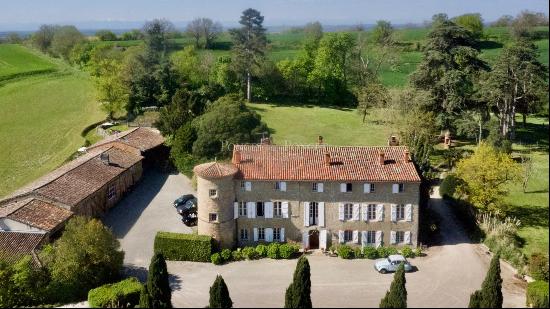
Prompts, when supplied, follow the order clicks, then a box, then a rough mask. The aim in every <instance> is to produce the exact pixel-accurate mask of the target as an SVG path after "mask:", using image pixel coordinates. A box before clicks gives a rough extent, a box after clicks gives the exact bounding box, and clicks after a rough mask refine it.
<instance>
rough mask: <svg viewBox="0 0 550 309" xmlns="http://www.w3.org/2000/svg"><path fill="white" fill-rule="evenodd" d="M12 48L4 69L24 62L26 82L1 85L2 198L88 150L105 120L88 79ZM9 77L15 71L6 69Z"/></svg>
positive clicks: (3, 72) (3, 57)
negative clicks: (95, 126) (89, 136)
mask: <svg viewBox="0 0 550 309" xmlns="http://www.w3.org/2000/svg"><path fill="white" fill-rule="evenodd" d="M6 46H9V45H0V50H3V52H4V53H2V52H0V63H2V62H8V61H11V60H10V59H17V58H19V59H23V60H22V61H20V62H17V63H20V65H19V67H20V68H21V69H20V71H24V72H26V74H25V75H26V76H19V78H16V79H12V80H6V81H4V83H3V84H1V85H0V98H1V100H0V115H2V117H1V118H0V149H2V151H1V152H0V197H1V196H4V195H6V194H8V193H9V192H11V191H13V190H15V189H16V188H18V187H20V186H22V185H24V184H26V183H28V182H30V181H32V180H34V179H36V178H38V177H40V176H42V175H43V174H46V173H48V172H49V171H51V170H52V169H54V168H56V167H57V166H59V165H61V164H62V163H63V162H65V161H66V160H67V159H69V158H70V156H71V155H72V154H73V153H74V152H75V151H76V149H78V148H79V147H81V146H82V145H83V144H84V138H83V137H82V136H81V135H80V134H81V132H82V130H83V129H84V128H85V127H86V126H88V125H90V124H92V123H95V122H98V121H100V120H101V119H103V118H104V117H105V116H104V113H103V112H101V111H100V109H99V104H98V103H97V102H96V101H95V96H94V87H93V84H92V83H91V81H90V79H89V77H88V76H87V75H86V74H84V73H82V72H79V71H75V70H73V69H71V68H70V67H68V66H65V65H63V64H60V63H57V62H56V61H55V60H53V61H48V60H47V58H46V57H45V56H44V57H43V58H42V57H39V58H38V59H40V60H41V61H38V60H36V58H37V56H36V55H35V54H34V53H33V52H30V51H28V50H27V49H26V48H25V47H22V46H17V47H15V48H14V47H13V46H10V47H8V48H9V52H6ZM6 55H8V56H6ZM25 59H28V62H27V61H25ZM10 63H14V62H10ZM33 63H35V64H36V65H34V66H33ZM44 68H50V69H49V70H50V71H53V70H55V71H56V72H54V73H44V72H43V71H41V70H43V69H44ZM50 71H47V72H50ZM6 72H13V69H12V68H8V69H6V67H3V66H0V76H6V75H7V73H6ZM27 75H28V76H27Z"/></svg>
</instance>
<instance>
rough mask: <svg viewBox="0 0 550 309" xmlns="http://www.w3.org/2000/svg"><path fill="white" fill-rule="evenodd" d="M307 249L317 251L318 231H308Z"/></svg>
mask: <svg viewBox="0 0 550 309" xmlns="http://www.w3.org/2000/svg"><path fill="white" fill-rule="evenodd" d="M309 249H312V250H313V249H319V231H317V230H312V231H309Z"/></svg>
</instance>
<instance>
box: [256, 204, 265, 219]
mask: <svg viewBox="0 0 550 309" xmlns="http://www.w3.org/2000/svg"><path fill="white" fill-rule="evenodd" d="M256 216H257V217H263V216H264V202H256Z"/></svg>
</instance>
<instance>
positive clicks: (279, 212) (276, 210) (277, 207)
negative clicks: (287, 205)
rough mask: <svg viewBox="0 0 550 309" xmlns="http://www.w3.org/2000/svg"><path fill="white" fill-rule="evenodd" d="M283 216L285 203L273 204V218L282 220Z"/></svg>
mask: <svg viewBox="0 0 550 309" xmlns="http://www.w3.org/2000/svg"><path fill="white" fill-rule="evenodd" d="M282 216H283V203H282V202H273V217H274V218H281V217H282Z"/></svg>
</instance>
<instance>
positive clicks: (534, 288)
mask: <svg viewBox="0 0 550 309" xmlns="http://www.w3.org/2000/svg"><path fill="white" fill-rule="evenodd" d="M526 305H527V307H531V308H548V282H544V281H535V282H531V283H529V285H527V300H526Z"/></svg>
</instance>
